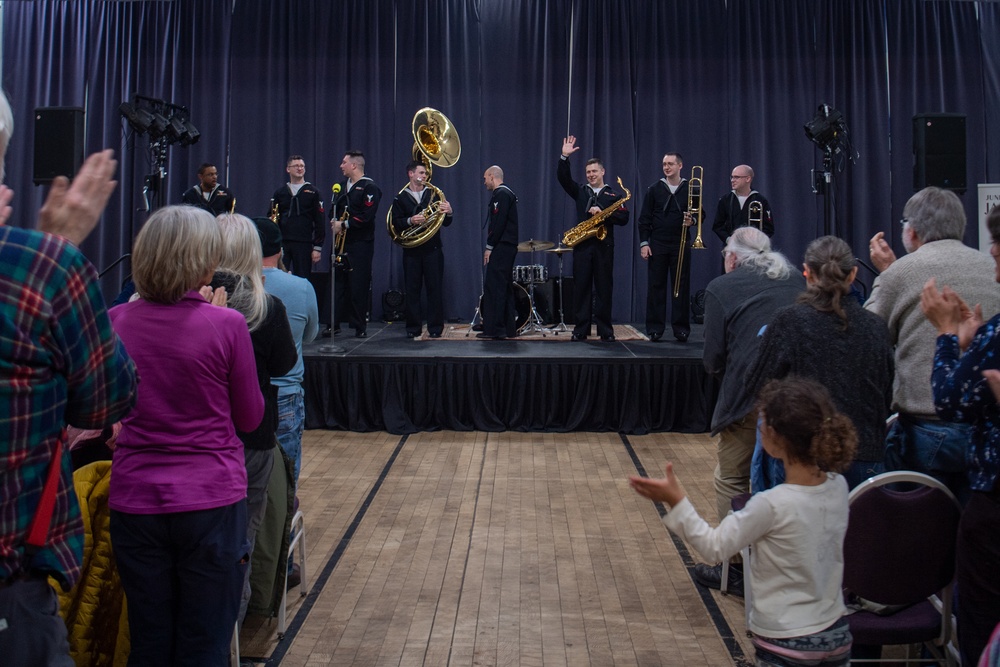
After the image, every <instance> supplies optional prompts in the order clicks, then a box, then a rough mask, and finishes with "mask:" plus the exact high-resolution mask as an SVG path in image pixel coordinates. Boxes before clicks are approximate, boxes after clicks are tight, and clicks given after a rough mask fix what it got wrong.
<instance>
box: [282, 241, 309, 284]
mask: <svg viewBox="0 0 1000 667" xmlns="http://www.w3.org/2000/svg"><path fill="white" fill-rule="evenodd" d="M281 246H282V247H281V249H282V255H281V260H282V262H284V264H285V268H286V269H288V270H289V271H290V272H291V273H292V275H294V276H298V277H299V278H305V279H306V280H309V274H310V273H312V249H313V247H312V244H311V243H308V242H306V241H285V242H284V243H282V244H281Z"/></svg>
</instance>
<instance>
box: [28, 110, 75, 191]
mask: <svg viewBox="0 0 1000 667" xmlns="http://www.w3.org/2000/svg"><path fill="white" fill-rule="evenodd" d="M83 131H84V130H83V109H82V108H80V107H38V108H37V109H35V153H34V164H33V169H32V180H33V181H34V183H35V185H42V184H47V183H51V182H52V181H53V180H54V179H55V177H56V176H65V177H66V178H69V179H72V178H73V177H74V176H76V172H77V170H78V169H79V168H80V165H82V164H83Z"/></svg>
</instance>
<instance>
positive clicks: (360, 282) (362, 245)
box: [333, 241, 375, 334]
mask: <svg viewBox="0 0 1000 667" xmlns="http://www.w3.org/2000/svg"><path fill="white" fill-rule="evenodd" d="M344 252H345V253H346V254H347V260H348V262H349V263H350V266H351V270H350V271H343V270H338V269H334V271H337V282H336V290H337V292H336V297H335V298H336V299H337V304H336V307H337V312H335V313H334V314H333V316H334V320H335V321H334V322H333V328H334V329H339V328H340V323H341V322H343V321H344V320H345V319H346V320H347V323H348V325H350V327H351V328H352V329H354V332H355V333H356V334H357V333H361V332H363V331H366V330H367V327H368V302H369V295H370V293H371V284H372V257H374V255H375V241H354V242H353V243H352V242H350V241H348V242H346V243H345V244H344Z"/></svg>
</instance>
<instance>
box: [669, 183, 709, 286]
mask: <svg viewBox="0 0 1000 667" xmlns="http://www.w3.org/2000/svg"><path fill="white" fill-rule="evenodd" d="M703 174H704V170H703V169H702V168H701V167H699V166H694V167H691V178H690V179H689V180H688V205H687V213H688V214H690V215H691V217H693V218H694V219H695V220H696V221H697V223H698V234H697V235H696V236H695V239H694V243H692V244H691V247H692V248H695V249H697V250H703V249H704V248H705V244H704V242H702V240H701V218H702V211H701V181H702V177H703ZM687 230H688V226H687V225H684V226H683V227H681V248H680V253H679V254H678V255H677V271H676V272H675V273H674V298H677V297H678V296H680V294H681V269H683V268H684V250H685V246H686V245H687Z"/></svg>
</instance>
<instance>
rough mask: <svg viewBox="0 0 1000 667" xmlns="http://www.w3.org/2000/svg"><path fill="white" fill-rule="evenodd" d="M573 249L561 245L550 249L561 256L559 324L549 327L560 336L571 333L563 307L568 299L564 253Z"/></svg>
mask: <svg viewBox="0 0 1000 667" xmlns="http://www.w3.org/2000/svg"><path fill="white" fill-rule="evenodd" d="M572 251H573V249H572V248H564V247H563V246H561V245H560V246H559V247H558V248H554V249H552V250H549V251H548V252H554V253H556V255H558V256H559V324H556V325H554V326H552V327H551V328H550V329H549V331H551V332H553V334H554V335H556V336H558V335H559V333H560V332H565V333H569V331H570V329H569V327H568V326H566V316H565V313H564V312H563V308H564V307H565V305H566V299H565V297H564V296H563V255H564V254H565V253H567V252H572Z"/></svg>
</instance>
